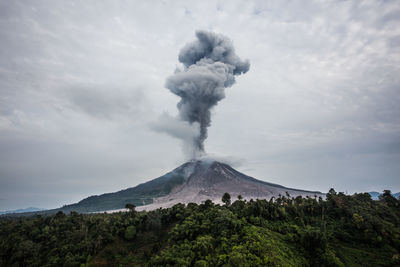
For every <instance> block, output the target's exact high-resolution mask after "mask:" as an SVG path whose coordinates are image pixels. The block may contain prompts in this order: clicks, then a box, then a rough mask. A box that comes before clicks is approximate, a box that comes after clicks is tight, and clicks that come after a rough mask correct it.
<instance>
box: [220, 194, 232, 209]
mask: <svg viewBox="0 0 400 267" xmlns="http://www.w3.org/2000/svg"><path fill="white" fill-rule="evenodd" d="M222 202H223V203H224V204H225V205H226V206H229V205H230V204H231V195H229V193H225V194H224V195H223V196H222Z"/></svg>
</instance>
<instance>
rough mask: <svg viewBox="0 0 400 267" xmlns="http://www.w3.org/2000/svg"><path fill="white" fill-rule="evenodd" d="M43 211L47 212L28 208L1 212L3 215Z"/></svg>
mask: <svg viewBox="0 0 400 267" xmlns="http://www.w3.org/2000/svg"><path fill="white" fill-rule="evenodd" d="M43 210H45V209H41V208H34V207H29V208H26V209H17V210H6V211H0V215H2V214H12V213H24V212H35V211H43Z"/></svg>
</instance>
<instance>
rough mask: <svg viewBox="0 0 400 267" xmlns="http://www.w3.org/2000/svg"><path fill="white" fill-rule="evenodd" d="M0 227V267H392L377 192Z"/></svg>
mask: <svg viewBox="0 0 400 267" xmlns="http://www.w3.org/2000/svg"><path fill="white" fill-rule="evenodd" d="M222 199H223V201H224V203H225V205H222V206H221V205H216V204H214V203H212V202H211V201H206V202H205V203H204V204H200V205H197V204H194V203H191V204H188V205H187V206H185V205H183V204H177V205H175V206H173V207H172V208H169V209H158V210H155V211H150V212H144V211H142V212H136V211H135V207H134V205H127V208H129V210H130V211H129V212H120V213H114V214H78V213H76V212H71V213H70V214H68V215H65V214H64V213H62V212H59V213H57V214H56V215H52V216H35V217H28V218H27V217H23V218H22V217H21V218H6V217H5V218H1V219H0V266H400V261H399V255H398V252H399V250H400V200H398V199H396V198H394V197H393V196H392V195H391V194H390V191H385V192H384V193H383V195H382V196H381V197H380V199H379V200H378V201H374V200H372V199H371V197H370V195H369V194H368V193H364V194H355V195H352V196H348V195H345V194H343V193H336V192H335V191H334V190H333V189H332V190H330V192H329V193H328V194H327V196H326V200H323V199H321V198H318V199H317V198H302V197H297V198H291V197H290V196H289V195H286V196H281V197H279V198H277V199H272V200H270V201H266V200H256V201H243V200H237V201H235V202H234V203H230V196H229V194H225V195H224V196H223V198H222Z"/></svg>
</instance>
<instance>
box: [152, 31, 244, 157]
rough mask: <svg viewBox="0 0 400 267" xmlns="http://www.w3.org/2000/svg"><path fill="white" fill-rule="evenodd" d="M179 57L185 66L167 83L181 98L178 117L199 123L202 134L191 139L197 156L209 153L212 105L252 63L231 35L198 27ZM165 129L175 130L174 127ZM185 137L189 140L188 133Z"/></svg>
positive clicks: (222, 96)
mask: <svg viewBox="0 0 400 267" xmlns="http://www.w3.org/2000/svg"><path fill="white" fill-rule="evenodd" d="M179 61H180V62H181V63H182V64H183V66H184V67H183V69H178V70H176V72H175V74H174V75H172V76H170V77H168V79H167V81H166V85H165V86H166V88H168V89H169V90H170V91H171V92H172V93H174V94H175V95H177V96H179V97H180V98H181V100H180V102H179V103H178V105H177V107H178V110H179V116H178V118H177V119H178V120H180V121H183V122H187V123H188V124H189V125H198V134H197V135H192V136H191V138H192V139H191V142H189V143H190V145H191V146H192V148H191V151H192V155H191V157H192V158H197V157H199V156H201V155H203V154H204V153H205V150H204V140H205V139H206V138H207V128H208V127H209V126H210V125H211V109H212V108H213V107H214V106H215V105H217V104H218V102H219V101H221V100H222V99H224V98H225V88H227V87H231V86H232V85H233V84H234V83H235V76H236V75H240V74H243V73H246V72H247V71H248V70H249V68H250V63H249V61H248V60H241V59H240V58H239V57H238V56H237V55H236V53H235V49H234V47H233V45H232V42H231V40H230V39H228V38H227V37H225V36H223V35H221V34H216V33H213V32H207V31H196V40H195V41H194V42H192V43H189V44H187V45H185V46H184V47H183V48H182V49H181V51H180V53H179ZM169 128H170V127H169ZM159 130H161V129H159ZM164 131H165V132H167V133H171V129H165V130H164ZM180 132H181V131H180ZM173 136H175V137H176V135H173ZM181 139H182V140H184V142H185V140H186V141H187V137H185V138H181ZM186 143H188V142H186Z"/></svg>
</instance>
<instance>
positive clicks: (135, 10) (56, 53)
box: [0, 1, 400, 211]
mask: <svg viewBox="0 0 400 267" xmlns="http://www.w3.org/2000/svg"><path fill="white" fill-rule="evenodd" d="M399 14H400V2H397V1H385V2H379V1H371V2H360V3H354V2H340V1H329V2H318V1H310V2H306V3H304V2H301V1H291V2H282V1H270V2H267V3H264V2H262V1H261V2H259V1H250V2H246V3H242V2H240V1H232V2H229V3H224V2H222V1H220V2H218V1H217V2H211V1H203V2H201V3H197V2H195V3H191V4H188V3H187V2H174V3H168V4H167V3H164V2H161V1H160V2H152V3H145V2H139V1H132V2H129V3H125V2H122V1H113V2H109V3H98V2H55V1H38V2H33V3H29V2H24V1H12V2H7V1H0V28H1V31H0V38H1V40H2V43H1V45H0V47H1V53H0V61H1V62H2V64H1V66H0V211H7V210H15V209H21V208H26V207H38V208H46V209H48V208H58V207H61V206H63V205H66V204H72V203H76V202H78V201H80V200H82V199H84V198H86V197H89V196H92V195H100V194H103V193H108V192H116V191H119V190H122V189H124V188H129V187H134V186H136V185H138V184H141V183H144V182H147V181H149V180H151V179H154V178H156V177H159V176H161V175H163V174H165V173H167V172H169V171H171V170H173V169H174V168H176V167H177V166H180V165H181V164H183V163H184V162H187V161H188V160H190V157H187V155H188V154H190V151H189V152H188V149H187V148H188V147H187V143H192V144H193V140H194V139H193V138H200V139H197V140H196V141H197V143H195V144H196V145H197V148H199V150H200V152H204V154H202V153H200V155H201V156H205V157H210V158H215V159H216V160H219V161H222V162H226V163H227V164H229V165H231V166H232V167H233V168H235V169H237V170H238V171H240V172H242V173H244V174H246V175H248V176H251V177H254V178H256V179H259V180H261V181H266V182H270V183H275V184H279V185H283V186H285V187H291V188H299V189H304V190H310V191H320V192H328V190H329V189H330V188H334V189H335V190H336V191H337V192H349V194H353V193H356V192H372V191H376V192H382V191H383V190H386V189H388V190H391V191H392V193H396V192H400V179H399V178H400V165H399V164H398V163H399V162H400V105H399V104H398V103H399V102H400V91H399V90H400V78H399V77H400V76H399V74H400V67H399V66H400V38H399V31H398V29H399V28H400V16H399ZM199 30H200V31H204V32H203V34H204V35H208V38H209V39H213V38H215V39H216V40H219V41H220V43H221V40H223V41H222V43H223V44H224V45H225V46H223V47H224V48H227V49H226V51H229V53H228V54H229V56H227V57H225V56H223V57H222V56H221V55H218V56H220V57H219V58H217V59H215V58H214V59H213V60H214V61H215V62H218V63H219V65H221V64H220V63H221V62H222V63H223V64H224V66H223V67H225V69H224V70H225V72H226V73H225V75H226V76H224V77H222V78H221V77H219V76H218V79H220V80H218V83H217V82H216V83H217V84H219V87H218V89H219V90H220V91H218V96H217V98H216V99H217V100H215V102H213V103H212V104H209V105H208V106H207V108H208V109H207V111H210V113H209V114H208V113H207V114H208V115H209V116H210V118H211V119H210V123H209V124H208V123H207V122H208V120H206V121H205V122H206V123H205V122H204V121H203V120H200V121H197V120H198V118H197V120H193V118H192V117H191V116H189V115H187V114H186V113H185V112H186V107H185V108H183V109H180V107H181V106H178V107H177V103H178V102H179V101H183V100H182V99H183V98H182V94H179V92H178V93H176V88H178V87H179V86H180V85H181V84H180V83H179V82H181V80H180V78H181V76H182V75H187V74H188V73H189V72H188V66H190V67H191V68H192V67H193V66H194V65H197V63H198V62H196V60H198V59H197V58H196V60H195V61H194V62H192V61H193V59H191V60H188V57H189V56H188V55H190V51H192V50H190V49H189V50H185V49H186V48H187V47H188V46H187V44H192V43H193V42H194V41H196V40H197V39H196V38H199V37H198V36H197V37H196V31H199ZM210 36H211V37H210ZM215 36H216V37H215ZM225 38H227V39H229V40H230V41H231V42H232V43H229V42H228V41H226V39H225ZM200 39H201V38H200ZM231 45H232V47H233V48H234V49H232V47H231ZM185 47H186V48H185ZM189 47H190V46H189ZM193 47H195V48H199V47H200V48H201V45H199V46H193ZM193 47H192V48H193ZM205 50H207V49H205ZM182 51H184V52H186V54H185V53H183V52H182ZM182 55H184V56H182ZM196 56H197V54H196ZM213 56H215V55H213ZM210 57H211V56H210V55H204V58H205V59H207V60H208V59H210ZM247 59H248V61H246V60H247ZM207 60H205V61H203V62H202V64H203V65H206V66H208V69H207V70H208V71H210V69H211V67H209V65H207V64H211V63H215V62H211V63H210V62H208V61H207ZM246 62H247V65H246ZM249 62H250V65H248V64H249ZM203 65H201V66H200V67H202V69H201V71H204V66H203ZM213 66H214V65H213ZM249 66H250V67H249ZM194 67H199V66H194ZM218 67H219V68H220V67H221V66H218ZM235 68H236V70H237V71H236V72H235ZM178 70H179V71H180V72H179V71H178ZM217 70H218V71H220V70H221V69H217ZM239 70H240V71H239ZM212 71H215V70H214V69H213V70H212ZM212 71H210V72H212ZM239 72H240V74H242V75H237V74H238V73H239ZM182 73H183V74H182ZM189 74H190V75H192V74H191V73H189ZM195 74H197V75H199V74H198V73H195ZM200 74H204V73H201V72H200ZM211 74H215V73H211ZM211 74H210V75H211ZM218 74H220V72H218ZM190 75H188V76H190ZM234 75H236V76H234ZM192 76H194V75H192ZM211 76H212V75H211ZM214 76H215V75H214ZM214 76H212V77H214ZM171 77H172V78H171ZM233 77H234V78H233ZM214 78H215V77H214ZM185 79H186V78H185ZM235 80H236V82H235ZM171 81H173V82H172V83H171ZM222 84H223V86H222ZM178 85H179V86H178ZM175 94H176V95H175ZM183 102H184V101H183ZM180 103H181V102H180ZM207 114H206V115H207ZM208 115H207V116H208ZM198 122H199V126H198V125H197V124H196V123H198ZM199 129H202V130H200V131H201V132H200V134H199V132H198V131H199ZM204 129H205V130H204ZM207 131H208V132H207ZM165 133H167V135H166V134H165ZM189 150H190V149H189ZM192 152H193V151H192ZM197 152H198V151H197ZM197 152H196V153H197Z"/></svg>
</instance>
